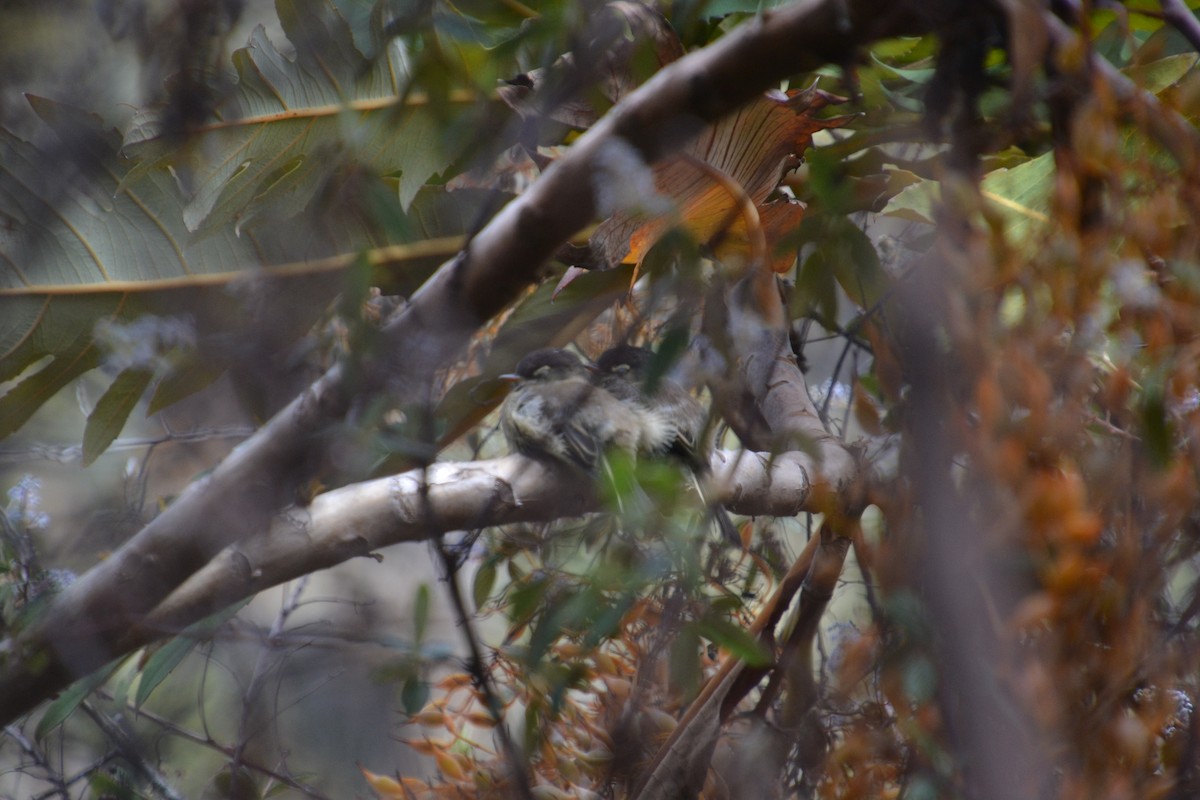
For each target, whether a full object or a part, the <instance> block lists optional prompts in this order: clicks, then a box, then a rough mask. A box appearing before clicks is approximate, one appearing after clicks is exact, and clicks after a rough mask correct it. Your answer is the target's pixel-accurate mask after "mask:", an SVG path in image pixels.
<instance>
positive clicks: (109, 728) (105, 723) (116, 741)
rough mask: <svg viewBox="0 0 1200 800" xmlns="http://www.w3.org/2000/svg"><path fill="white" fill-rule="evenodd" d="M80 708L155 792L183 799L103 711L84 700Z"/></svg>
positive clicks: (170, 797) (171, 797)
mask: <svg viewBox="0 0 1200 800" xmlns="http://www.w3.org/2000/svg"><path fill="white" fill-rule="evenodd" d="M79 707H80V708H82V709H83V711H84V713H85V714H87V715H88V716H89V717H90V718H91V720H92V722H94V723H96V727H98V728H100V730H101V731H102V732H103V733H104V735H105V736H106V737H108V739H109V740H110V741H111V742H112V743H113V745H114V746H115V747H116V748H117V752H119V753H120V754H121V758H122V759H124V760H125V762H126V763H127V764H129V766H131V767H133V770H134V772H137V773H138V774H139V775H141V776H142V778H143V779H145V780H146V782H147V783H149V784H150V787H151V788H152V789H153V790H154V792H155V794H157V795H158V796H160V797H163V798H166V800H184V799H183V795H181V794H179V793H178V792H177V791H175V789H174V788H173V787H172V786H171V784H170V783H168V782H167V779H166V777H164V776H163V774H162V773H161V772H159V771H158V770H156V769H155V768H154V767H153V766H151V765H150V762H148V761H147V760H146V759H145V758H144V757H143V756H142V754H141V752H140V749H139V748H138V745H137V742H135V741H134V740H133V738H132V737H130V736H129V734H127V733H126V732H125V731H124V730H123V729H122V728H121V726H120V725H118V724H117V723H116V722H115V721H114V720H112V719H109V717H108V716H107V715H106V714H104V713H103V712H100V711H97V710H96V708H95V707H94V706H93V705H92V704H91V703H89V702H88V701H86V700H84V701H83V702H82V703H80V706H79Z"/></svg>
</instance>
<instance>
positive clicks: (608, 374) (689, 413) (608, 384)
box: [594, 344, 742, 547]
mask: <svg viewBox="0 0 1200 800" xmlns="http://www.w3.org/2000/svg"><path fill="white" fill-rule="evenodd" d="M654 357H655V356H654V352H653V351H651V350H648V349H646V348H645V347H634V346H632V345H627V344H623V345H617V346H616V347H613V348H610V349H608V350H606V351H605V352H604V353H602V354H601V355H600V358H598V359H596V367H597V369H598V374H597V375H596V376H595V378H594V380H595V382H596V385H597V386H599V387H601V388H602V389H604V390H605V391H607V392H608V393H609V394H611V395H613V396H614V397H616V398H617V399H619V400H620V401H621V402H623V403H625V404H626V405H628V406H630V407H631V408H636V409H639V410H641V411H645V412H646V413H649V414H656V415H657V416H659V417H660V418H662V419H665V420H669V422H670V425H671V426H672V428H673V432H674V435H672V436H670V437H669V438H664V439H662V440H661V445H662V446H661V449H660V450H658V451H657V453H654V454H655V455H667V456H670V457H672V458H674V459H677V460H678V461H680V462H682V463H683V464H684V466H686V467H687V468H688V472H689V475H690V477H691V479H692V484H693V486H695V488H696V493H697V494H699V495H700V500H701V501H702V502H704V503H705V504H706V505H708V507H709V511H710V513H711V514H712V515H713V517H714V518H715V519H716V522H717V527H718V528H720V530H721V536H723V537H724V538H725V541H726V542H728V543H729V544H730V545H732V546H734V547H741V543H742V539H741V536H739V535H738V532H737V528H736V527H734V524H733V520H731V519H730V518H729V514H728V513H727V512H726V511H725V509H724V508H722V507H721V506H720V505H718V504H716V503H711V504H710V503H708V500H706V499H705V497H704V493H703V491H702V490H701V489H700V481H699V479H700V478H702V477H704V476H705V475H707V474H708V472H709V469H710V467H709V463H708V453H709V446H708V445H707V443H706V442H704V440H703V437H704V427H705V424H706V423H707V422H708V414H707V413H706V412H705V411H704V407H703V406H701V405H700V401H698V400H697V399H696V398H695V397H693V396H692V394H691V393H690V392H689V391H688V390H687V389H684V388H683V387H682V386H680V385H679V384H677V383H675V382H673V381H671V380H670V379H668V378H667V377H666V376H663V377H662V378H661V379H660V380H659V381H657V383H656V385H654V386H653V387H651V386H649V385H648V383H647V381H648V379H649V377H650V367H651V365H652V364H653V362H654Z"/></svg>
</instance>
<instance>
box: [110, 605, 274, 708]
mask: <svg viewBox="0 0 1200 800" xmlns="http://www.w3.org/2000/svg"><path fill="white" fill-rule="evenodd" d="M249 602H250V600H249V599H247V600H243V601H241V602H239V603H234V604H233V605H231V606H229V607H228V608H226V609H224V610H222V611H218V612H217V613H216V614H213V615H212V616H209V617H205V618H204V619H202V620H200V621H199V622H196V623H194V624H192V625H190V626H188V627H187V628H185V629H184V631H183V633H181V634H179V635H178V636H176V637H175V638H174V639H172V640H171V641H169V642H167V643H166V644H164V645H163V646H162V647H160V648H159V649H158V651H157V652H155V653H154V655H152V656H151V657H150V658H149V659H148V660H147V661H146V665H145V666H144V667H143V668H142V677H141V680H139V681H138V688H137V693H136V694H135V695H134V698H133V702H134V705H135V706H136V707H137V708H141V706H142V703H144V702H146V700H147V698H149V697H150V694H151V693H152V692H153V691H154V690H155V689H157V688H158V685H159V684H160V683H162V682H163V680H164V679H166V677H167V676H168V675H170V674H171V672H172V671H173V670H174V669H175V668H176V667H177V666H179V664H180V662H182V661H183V659H184V658H185V657H186V656H187V654H188V653H190V652H191V651H192V649H193V648H194V647H195V646H196V645H197V644H199V643H200V642H204V641H208V640H209V639H211V638H212V636H213V634H214V633H216V632H217V630H218V629H219V628H220V627H221V626H222V625H224V624H225V623H226V622H228V621H229V620H231V619H233V617H234V616H235V615H236V614H237V613H238V612H239V611H241V610H242V609H243V608H245V607H246V605H247V604H248V603H249Z"/></svg>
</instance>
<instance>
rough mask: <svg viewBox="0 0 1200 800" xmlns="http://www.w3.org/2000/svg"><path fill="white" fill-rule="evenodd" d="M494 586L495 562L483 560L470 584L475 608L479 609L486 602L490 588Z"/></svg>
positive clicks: (489, 595) (490, 591)
mask: <svg viewBox="0 0 1200 800" xmlns="http://www.w3.org/2000/svg"><path fill="white" fill-rule="evenodd" d="M495 586H496V563H495V562H494V561H492V560H491V559H489V560H487V561H485V562H483V566H481V567H480V568H479V571H478V572H476V573H475V580H474V582H473V583H472V584H471V599H472V600H473V601H474V602H475V610H476V611H479V610H480V609H482V608H483V606H484V604H485V603H487V601H488V598H489V597H491V596H492V589H493V588H494V587H495Z"/></svg>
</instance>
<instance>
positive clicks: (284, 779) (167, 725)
mask: <svg viewBox="0 0 1200 800" xmlns="http://www.w3.org/2000/svg"><path fill="white" fill-rule="evenodd" d="M97 694H98V695H99V696H100V697H103V698H105V699H107V700H111V699H112V697H111V695H108V694H107V693H106V692H104V691H102V690H101V691H98V692H97ZM129 710H130V711H132V712H135V713H136V714H137V716H138V717H139V718H141V719H145V720H147V721H148V722H152V723H154V724H155V725H158V726H159V727H160V728H162V729H163V730H164V731H166V732H167V733H168V734H170V735H171V736H175V737H177V738H179V739H185V740H187V741H189V742H191V743H192V744H198V745H200V746H201V747H205V748H208V749H209V750H212V751H214V752H217V753H220V754H221V755H223V756H226V757H229V758H232V757H233V752H234V748H233V747H232V746H230V745H224V744H221V743H220V742H218V741H216V740H215V739H213V738H212V736H210V735H209V734H207V733H205V734H199V733H195V732H193V731H190V730H188V729H187V728H183V727H180V726H179V725H178V724H177V723H175V722H173V721H172V720H169V719H167V718H166V717H163V716H160V715H159V714H156V713H154V712H153V711H147V710H146V709H145V708H138V709H134V708H129ZM241 764H242V766H243V767H245V768H246V769H248V770H251V771H253V772H257V773H260V774H262V775H265V776H267V777H268V778H270V779H272V780H275V781H279V782H280V783H283V784H285V785H286V786H288V787H290V788H292V789H296V790H297V791H301V792H304V793H305V794H308V795H310V796H312V797H315V798H317V800H331V799H330V798H329V797H328V796H327V795H324V794H322V793H321V792H320V791H319V790H317V789H314V788H313V787H312V786H309V785H308V784H306V783H301V782H300V781H297V780H296V779H295V778H291V777H289V776H288V775H286V774H284V773H281V772H278V771H276V770H273V769H271V768H270V767H264V766H263V765H262V764H259V763H257V762H255V761H252V760H250V759H248V758H245V757H243V758H242V761H241Z"/></svg>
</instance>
